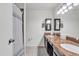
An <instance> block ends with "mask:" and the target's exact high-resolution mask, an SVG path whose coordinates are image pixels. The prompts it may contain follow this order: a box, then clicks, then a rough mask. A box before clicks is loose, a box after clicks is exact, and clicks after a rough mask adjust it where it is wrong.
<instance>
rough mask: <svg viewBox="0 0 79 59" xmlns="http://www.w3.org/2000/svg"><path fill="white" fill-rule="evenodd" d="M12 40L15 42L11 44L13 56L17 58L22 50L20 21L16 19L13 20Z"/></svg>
mask: <svg viewBox="0 0 79 59" xmlns="http://www.w3.org/2000/svg"><path fill="white" fill-rule="evenodd" d="M13 38H14V40H15V42H14V44H13V54H14V55H15V56H17V55H19V54H20V53H21V51H22V50H23V37H22V21H21V20H20V19H18V18H17V17H14V19H13Z"/></svg>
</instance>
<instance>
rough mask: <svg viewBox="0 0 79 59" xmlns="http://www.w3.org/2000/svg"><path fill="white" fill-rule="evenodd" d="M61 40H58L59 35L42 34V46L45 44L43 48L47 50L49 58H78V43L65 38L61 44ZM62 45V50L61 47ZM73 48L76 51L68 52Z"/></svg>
mask: <svg viewBox="0 0 79 59" xmlns="http://www.w3.org/2000/svg"><path fill="white" fill-rule="evenodd" d="M61 39H62V38H60V34H59V33H57V34H53V35H51V34H46V33H45V34H44V44H45V47H46V49H47V52H48V54H49V55H50V56H79V53H78V52H79V51H78V48H79V47H78V45H79V44H78V43H76V42H74V41H72V40H69V39H70V38H68V37H67V38H66V39H65V40H63V43H62V42H61ZM63 44H65V45H64V47H66V48H67V49H66V48H64V47H63V46H62V45H63ZM66 44H67V45H68V46H70V47H72V48H73V46H74V47H76V48H77V49H75V50H74V48H73V50H69V49H70V47H68V46H67V45H66Z"/></svg>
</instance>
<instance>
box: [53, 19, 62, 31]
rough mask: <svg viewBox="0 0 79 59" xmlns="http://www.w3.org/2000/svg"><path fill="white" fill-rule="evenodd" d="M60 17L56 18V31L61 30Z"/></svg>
mask: <svg viewBox="0 0 79 59" xmlns="http://www.w3.org/2000/svg"><path fill="white" fill-rule="evenodd" d="M60 25H61V23H60V19H54V31H60Z"/></svg>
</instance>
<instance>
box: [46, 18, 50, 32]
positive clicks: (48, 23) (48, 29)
mask: <svg viewBox="0 0 79 59" xmlns="http://www.w3.org/2000/svg"><path fill="white" fill-rule="evenodd" d="M45 31H51V18H46V19H45Z"/></svg>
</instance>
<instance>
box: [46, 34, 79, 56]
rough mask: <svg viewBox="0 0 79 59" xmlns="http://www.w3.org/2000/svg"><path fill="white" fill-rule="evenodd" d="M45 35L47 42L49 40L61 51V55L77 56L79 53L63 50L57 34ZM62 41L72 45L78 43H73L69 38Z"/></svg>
mask: <svg viewBox="0 0 79 59" xmlns="http://www.w3.org/2000/svg"><path fill="white" fill-rule="evenodd" d="M45 37H46V38H47V40H48V42H50V43H51V44H53V45H54V46H55V47H56V48H57V50H58V51H59V52H60V53H62V54H63V55H65V56H79V54H76V53H73V52H70V51H68V50H65V49H64V48H62V47H61V46H60V44H61V39H62V38H61V39H60V37H59V36H53V35H45ZM63 43H68V44H72V45H76V46H78V45H79V44H78V43H75V42H73V41H70V40H66V39H65V40H64V42H63Z"/></svg>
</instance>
